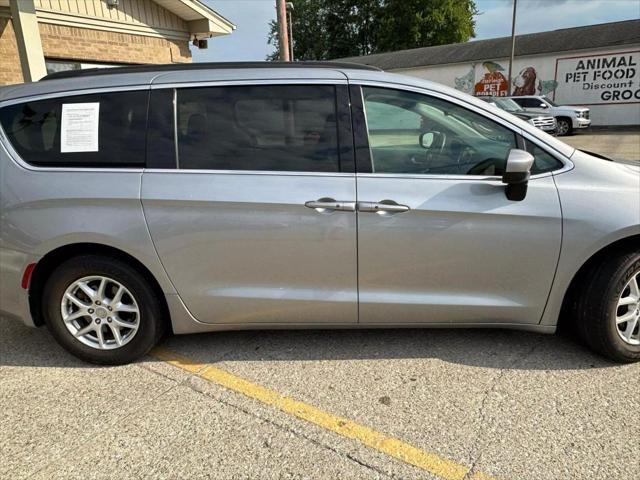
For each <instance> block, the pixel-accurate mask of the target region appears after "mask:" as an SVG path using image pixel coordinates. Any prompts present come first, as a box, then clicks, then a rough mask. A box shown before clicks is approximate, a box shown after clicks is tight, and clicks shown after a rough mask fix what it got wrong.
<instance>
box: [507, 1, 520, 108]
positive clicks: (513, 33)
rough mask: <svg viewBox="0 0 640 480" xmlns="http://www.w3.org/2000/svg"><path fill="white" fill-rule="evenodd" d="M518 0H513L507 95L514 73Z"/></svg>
mask: <svg viewBox="0 0 640 480" xmlns="http://www.w3.org/2000/svg"><path fill="white" fill-rule="evenodd" d="M517 5H518V0H513V19H512V20H511V57H510V58H509V78H507V96H510V95H511V78H512V77H511V75H512V73H513V57H514V56H515V54H516V6H517Z"/></svg>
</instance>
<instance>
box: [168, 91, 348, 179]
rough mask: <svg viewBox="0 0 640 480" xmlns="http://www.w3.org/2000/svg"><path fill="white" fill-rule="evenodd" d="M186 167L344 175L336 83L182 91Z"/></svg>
mask: <svg viewBox="0 0 640 480" xmlns="http://www.w3.org/2000/svg"><path fill="white" fill-rule="evenodd" d="M176 108H177V129H178V131H177V138H178V165H179V167H180V168H181V169H206V170H257V171H301V172H338V171H340V162H339V155H338V125H337V120H336V92H335V87H334V86H331V85H252V86H230V87H207V88H188V89H180V90H178V94H177V106H176Z"/></svg>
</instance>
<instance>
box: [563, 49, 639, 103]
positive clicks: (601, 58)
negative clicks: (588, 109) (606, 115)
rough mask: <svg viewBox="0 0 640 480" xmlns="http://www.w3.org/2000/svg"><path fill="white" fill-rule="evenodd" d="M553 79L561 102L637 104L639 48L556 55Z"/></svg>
mask: <svg viewBox="0 0 640 480" xmlns="http://www.w3.org/2000/svg"><path fill="white" fill-rule="evenodd" d="M556 81H557V82H558V86H557V88H556V91H555V96H554V99H556V100H558V101H559V102H562V103H570V104H578V105H603V104H611V103H640V51H631V52H620V53H610V54H605V55H589V56H582V57H571V58H559V59H557V60H556Z"/></svg>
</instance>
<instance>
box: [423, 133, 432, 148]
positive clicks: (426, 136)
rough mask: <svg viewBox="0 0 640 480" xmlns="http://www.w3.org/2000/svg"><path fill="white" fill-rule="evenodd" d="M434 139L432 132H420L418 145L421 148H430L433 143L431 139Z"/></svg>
mask: <svg viewBox="0 0 640 480" xmlns="http://www.w3.org/2000/svg"><path fill="white" fill-rule="evenodd" d="M434 140H435V135H434V133H433V132H426V133H421V134H420V146H421V147H422V148H426V149H428V148H430V147H431V145H433V141H434Z"/></svg>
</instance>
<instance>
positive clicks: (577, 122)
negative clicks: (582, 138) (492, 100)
mask: <svg viewBox="0 0 640 480" xmlns="http://www.w3.org/2000/svg"><path fill="white" fill-rule="evenodd" d="M507 98H511V99H512V100H513V101H514V102H516V103H517V104H518V105H520V106H521V107H522V108H524V109H525V110H526V111H527V112H533V113H546V114H548V115H553V116H554V117H555V119H556V122H557V123H558V127H557V129H556V131H557V133H558V135H571V134H572V133H573V131H574V130H576V129H582V128H589V127H590V126H591V118H590V113H589V109H588V108H586V107H577V106H574V105H558V104H557V103H555V102H553V101H552V100H550V99H549V98H548V97H545V96H543V95H527V96H520V97H507Z"/></svg>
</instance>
